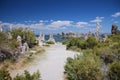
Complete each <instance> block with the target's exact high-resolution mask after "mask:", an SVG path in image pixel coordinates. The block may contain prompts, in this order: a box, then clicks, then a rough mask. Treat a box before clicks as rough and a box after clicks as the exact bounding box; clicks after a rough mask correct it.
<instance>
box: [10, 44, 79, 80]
mask: <svg viewBox="0 0 120 80" xmlns="http://www.w3.org/2000/svg"><path fill="white" fill-rule="evenodd" d="M75 54H79V53H77V52H72V51H67V50H66V46H64V45H62V44H61V43H57V44H55V45H52V46H51V47H50V48H47V50H46V52H45V53H44V54H42V55H40V56H39V57H38V58H36V60H35V61H34V62H32V63H31V65H28V66H27V67H24V68H22V69H19V70H14V71H12V72H11V75H12V76H15V75H16V74H17V73H19V74H21V73H23V71H24V70H28V71H30V73H33V72H35V71H37V70H39V71H40V73H41V78H42V80H64V74H63V72H64V65H65V62H66V58H67V57H74V55H75Z"/></svg>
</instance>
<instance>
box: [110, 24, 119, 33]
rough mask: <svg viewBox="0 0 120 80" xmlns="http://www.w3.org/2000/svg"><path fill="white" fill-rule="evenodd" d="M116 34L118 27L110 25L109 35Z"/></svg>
mask: <svg viewBox="0 0 120 80" xmlns="http://www.w3.org/2000/svg"><path fill="white" fill-rule="evenodd" d="M117 33H118V26H117V25H116V24H113V25H112V29H111V34H117Z"/></svg>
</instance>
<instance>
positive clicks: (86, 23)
mask: <svg viewBox="0 0 120 80" xmlns="http://www.w3.org/2000/svg"><path fill="white" fill-rule="evenodd" d="M76 26H77V27H84V26H88V22H77V23H76Z"/></svg>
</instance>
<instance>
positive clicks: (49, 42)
mask: <svg viewBox="0 0 120 80" xmlns="http://www.w3.org/2000/svg"><path fill="white" fill-rule="evenodd" d="M46 43H47V44H55V43H54V42H53V41H47V42H46Z"/></svg>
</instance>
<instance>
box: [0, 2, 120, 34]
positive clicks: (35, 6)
mask: <svg viewBox="0 0 120 80" xmlns="http://www.w3.org/2000/svg"><path fill="white" fill-rule="evenodd" d="M96 21H98V22H100V24H101V28H100V32H101V33H110V31H111V25H112V24H113V23H116V24H117V25H118V27H120V0H0V22H1V24H2V25H8V26H12V27H19V26H22V27H28V26H29V27H30V28H31V29H33V30H34V31H35V32H36V33H39V32H43V33H45V34H48V33H49V32H53V33H61V32H62V31H64V32H68V31H73V32H77V33H87V32H89V30H90V31H91V32H95V27H96ZM119 29H120V28H119Z"/></svg>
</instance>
